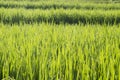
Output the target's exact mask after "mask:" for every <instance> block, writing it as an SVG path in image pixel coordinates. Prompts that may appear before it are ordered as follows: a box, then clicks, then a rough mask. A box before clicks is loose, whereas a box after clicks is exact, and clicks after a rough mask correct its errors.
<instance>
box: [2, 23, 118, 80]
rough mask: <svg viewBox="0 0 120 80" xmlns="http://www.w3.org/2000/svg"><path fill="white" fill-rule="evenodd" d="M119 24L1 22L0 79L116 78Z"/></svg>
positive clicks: (86, 79) (68, 79)
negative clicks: (6, 23)
mask: <svg viewBox="0 0 120 80" xmlns="http://www.w3.org/2000/svg"><path fill="white" fill-rule="evenodd" d="M119 28H120V26H119V25H118V27H117V25H113V26H110V25H68V24H66V25H62V24H60V25H56V24H46V23H41V24H31V25H29V24H24V25H22V24H20V25H16V24H13V25H4V24H2V23H1V24H0V79H7V78H10V79H15V80H84V79H85V80H88V79H90V80H96V79H97V80H104V79H105V80H119V78H120V61H119V60H120V54H119V53H120V47H119V46H120V36H119V34H120V29H119Z"/></svg>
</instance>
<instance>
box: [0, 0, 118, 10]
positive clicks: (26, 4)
mask: <svg viewBox="0 0 120 80" xmlns="http://www.w3.org/2000/svg"><path fill="white" fill-rule="evenodd" d="M119 5H120V4H119V3H116V4H114V3H108V4H106V3H97V4H96V3H83V2H76V1H74V2H63V1H59V2H53V1H37V2H30V1H19V2H17V1H1V2H0V7H4V8H25V9H51V8H53V9H59V8H63V9H73V8H74V9H86V10H87V9H88V10H89V9H90V10H92V9H103V10H112V9H117V10H119V9H120V6H119Z"/></svg>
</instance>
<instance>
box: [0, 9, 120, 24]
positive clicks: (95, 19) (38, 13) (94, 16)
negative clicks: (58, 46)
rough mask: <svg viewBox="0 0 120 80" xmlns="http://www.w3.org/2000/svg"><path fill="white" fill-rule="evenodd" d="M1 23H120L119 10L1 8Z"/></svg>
mask: <svg viewBox="0 0 120 80" xmlns="http://www.w3.org/2000/svg"><path fill="white" fill-rule="evenodd" d="M0 22H2V23H4V24H20V23H22V24H24V23H27V24H33V23H41V22H46V23H56V24H60V23H64V24H79V23H82V24H101V25H102V24H107V25H114V24H116V25H117V24H119V23H120V11H119V10H108V11H105V10H87V11H86V10H76V9H67V10H64V9H56V10H54V9H50V10H39V9H35V10H32V9H30V10H26V9H22V8H20V9H5V8H0Z"/></svg>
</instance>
